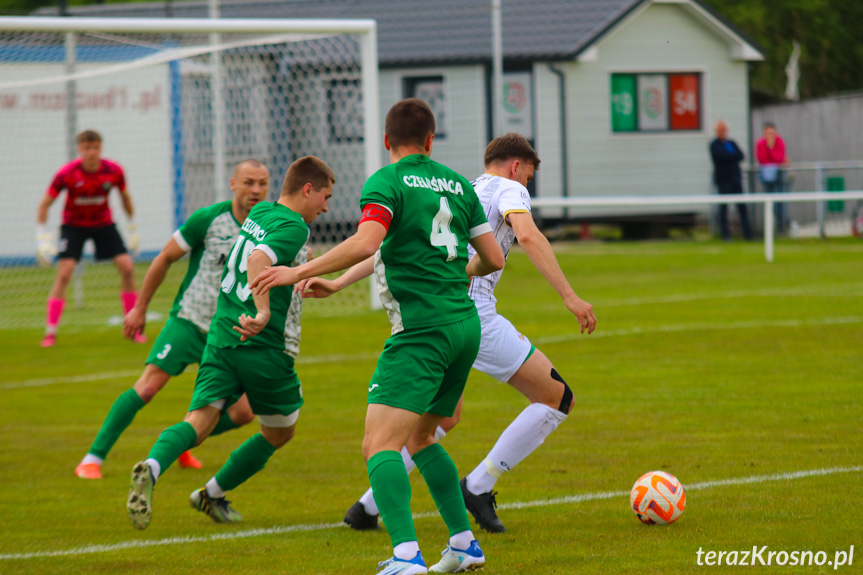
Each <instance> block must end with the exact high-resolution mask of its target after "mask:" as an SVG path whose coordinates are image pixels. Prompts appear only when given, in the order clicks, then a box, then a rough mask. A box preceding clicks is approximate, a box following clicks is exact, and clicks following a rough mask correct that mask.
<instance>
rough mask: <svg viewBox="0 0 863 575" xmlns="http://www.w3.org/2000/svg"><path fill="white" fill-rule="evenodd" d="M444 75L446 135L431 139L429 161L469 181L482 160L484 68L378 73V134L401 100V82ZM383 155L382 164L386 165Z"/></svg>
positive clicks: (484, 143)
mask: <svg viewBox="0 0 863 575" xmlns="http://www.w3.org/2000/svg"><path fill="white" fill-rule="evenodd" d="M438 75H442V76H444V82H445V83H446V90H447V105H446V113H447V114H448V116H449V117H448V119H447V130H448V132H447V135H446V137H445V138H441V139H438V140H435V143H434V148H433V150H432V158H433V159H434V160H436V161H438V162H440V163H442V164H444V165H446V166H448V167H450V168H452V169H453V170H455V171H457V172H459V173H460V174H462V175H463V176H465V177H466V178H468V179H469V180H472V179H474V178H475V177H477V176H478V175H480V174H481V173H482V170H483V163H482V157H483V153H484V151H485V146H486V144H487V143H488V142H487V141H486V139H487V133H488V127H487V126H488V123H487V114H488V111H487V107H486V101H485V69H484V68H483V67H482V66H480V65H474V66H445V67H437V68H434V67H433V68H415V69H399V70H381V72H380V83H381V86H380V99H381V131H383V121H384V120H385V119H386V115H387V112H388V111H389V109H390V107H391V106H392V105H393V104H395V103H396V102H398V101H399V100H401V99H402V98H404V94H403V93H402V79H403V78H405V77H411V76H438ZM388 162H389V158H388V156H386V155H384V163H388Z"/></svg>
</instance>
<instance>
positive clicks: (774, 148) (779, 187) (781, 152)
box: [755, 122, 788, 233]
mask: <svg viewBox="0 0 863 575" xmlns="http://www.w3.org/2000/svg"><path fill="white" fill-rule="evenodd" d="M755 158H756V159H757V160H758V164H759V166H760V171H759V179H760V180H761V183H762V184H763V185H764V191H765V192H766V193H768V194H772V193H781V192H784V191H785V182H784V178H783V172H782V168H786V167H788V154H787V153H786V152H785V141H784V140H782V136H780V135H779V133H778V132H777V131H776V125H775V124H773V123H772V122H765V123H764V132H763V133H762V136H761V139H760V140H758V142H757V143H756V144H755ZM773 215H774V217H775V218H776V231H777V232H780V233H781V232H783V231H785V229H786V228H787V225H788V221H787V220H788V218H787V214H786V209H785V204H781V203H774V204H773Z"/></svg>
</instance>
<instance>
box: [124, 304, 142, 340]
mask: <svg viewBox="0 0 863 575" xmlns="http://www.w3.org/2000/svg"><path fill="white" fill-rule="evenodd" d="M146 324H147V310H145V309H138V307H137V306H135V307H133V308H132V309H130V310H129V313H127V314H126V317H124V318H123V336H124V337H125V338H126V339H130V340H132V341H134V340H135V336H136V335H138V334H139V333H144V326H145V325H146Z"/></svg>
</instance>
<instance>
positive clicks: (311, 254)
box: [306, 246, 315, 262]
mask: <svg viewBox="0 0 863 575" xmlns="http://www.w3.org/2000/svg"><path fill="white" fill-rule="evenodd" d="M313 259H315V254H314V252H313V251H312V248H310V247H309V246H306V261H307V262H310V261H312V260H313Z"/></svg>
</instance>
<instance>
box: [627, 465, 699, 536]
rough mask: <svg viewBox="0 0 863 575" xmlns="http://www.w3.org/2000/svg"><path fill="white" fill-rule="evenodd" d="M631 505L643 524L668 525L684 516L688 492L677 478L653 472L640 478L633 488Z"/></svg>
mask: <svg viewBox="0 0 863 575" xmlns="http://www.w3.org/2000/svg"><path fill="white" fill-rule="evenodd" d="M629 505H630V507H632V511H633V513H635V516H636V517H638V519H639V521H641V522H642V523H646V524H647V525H667V524H669V523H674V522H675V521H677V520H678V519H679V518H680V516H681V515H683V508H684V507H685V506H686V492H685V491H683V485H681V484H680V482H679V481H678V480H677V478H676V477H675V476H673V475H671V474H670V473H666V472H664V471H651V472H650V473H645V474H644V475H642V476H641V477H639V478H638V481H636V482H635V485H633V486H632V492H631V493H630V494H629Z"/></svg>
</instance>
